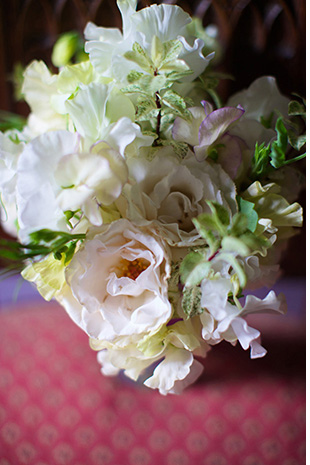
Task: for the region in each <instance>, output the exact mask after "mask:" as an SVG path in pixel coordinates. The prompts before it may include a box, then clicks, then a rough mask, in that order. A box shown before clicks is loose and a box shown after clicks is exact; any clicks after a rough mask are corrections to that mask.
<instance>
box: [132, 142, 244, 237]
mask: <svg viewBox="0 0 310 465" xmlns="http://www.w3.org/2000/svg"><path fill="white" fill-rule="evenodd" d="M128 166H129V173H130V176H131V177H132V178H133V180H134V184H133V185H132V186H126V190H125V195H126V197H127V199H128V210H127V212H126V215H127V217H128V218H130V219H132V220H133V221H137V222H139V224H148V222H155V224H156V227H157V228H159V229H160V230H161V233H160V234H161V235H164V236H163V237H164V238H165V239H166V240H167V241H168V242H169V244H171V245H179V246H188V245H191V244H193V243H194V242H195V241H197V240H198V239H199V235H198V233H197V231H196V229H195V228H194V225H193V223H192V219H193V218H195V217H197V216H198V215H199V214H200V213H203V212H209V207H208V205H207V204H206V202H205V200H211V201H216V202H218V203H219V204H221V205H224V207H225V208H227V209H228V210H229V211H231V212H232V214H234V213H235V212H236V210H237V206H236V201H235V195H236V192H235V186H234V184H233V182H232V180H231V179H230V178H229V176H228V175H227V174H226V173H225V172H224V170H222V168H221V167H220V166H219V165H216V164H212V165H211V164H210V163H208V162H205V161H204V162H201V163H200V162H197V160H196V159H195V157H194V155H193V154H191V155H189V156H188V157H187V158H186V159H184V160H182V161H180V159H179V158H178V157H177V156H175V155H174V153H173V151H172V149H170V148H164V149H161V150H159V151H158V152H156V156H155V157H154V159H153V160H152V161H149V160H146V159H143V158H134V159H131V160H128Z"/></svg>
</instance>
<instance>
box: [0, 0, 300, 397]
mask: <svg viewBox="0 0 310 465" xmlns="http://www.w3.org/2000/svg"><path fill="white" fill-rule="evenodd" d="M136 4H137V1H136V0H118V1H117V5H118V8H119V10H120V12H121V15H122V21H123V27H122V32H121V31H120V30H118V29H116V28H104V27H97V26H96V25H95V24H93V23H89V24H87V26H86V29H85V52H86V54H85V53H84V54H82V55H80V58H79V59H78V60H75V62H74V63H72V62H71V61H69V60H71V57H72V55H73V53H75V52H76V51H77V46H76V41H75V42H74V41H73V40H72V36H71V37H70V35H69V36H66V37H63V38H62V39H61V40H60V41H59V42H57V44H56V46H55V48H54V53H53V60H54V63H55V64H57V66H58V67H59V69H58V72H57V74H53V73H52V72H51V71H50V70H49V69H48V67H47V66H46V65H45V64H44V63H43V62H42V61H34V62H32V63H31V64H30V65H29V66H28V67H27V68H26V69H25V71H24V77H23V84H22V89H21V90H22V94H23V96H24V99H25V100H26V102H27V103H28V104H29V107H30V109H31V112H30V115H29V117H28V119H27V122H26V124H25V125H24V126H23V127H22V128H19V129H16V128H11V129H8V130H6V131H5V132H2V133H0V174H1V175H0V190H1V213H2V215H1V217H2V226H3V228H4V229H6V230H7V231H9V232H10V233H11V234H12V235H14V236H15V237H16V240H10V241H5V240H2V241H1V256H2V257H6V258H10V259H11V260H12V261H13V264H14V265H13V267H14V268H18V269H19V270H20V271H21V273H22V276H23V277H24V278H25V279H26V280H28V281H31V282H33V283H34V284H35V285H36V287H37V289H38V291H39V293H40V294H41V295H42V296H43V297H44V298H45V299H46V300H50V299H56V301H58V302H59V303H60V304H61V305H62V306H63V307H64V309H65V310H66V312H67V313H68V315H69V316H70V317H71V318H72V320H73V321H74V322H75V323H76V324H77V325H78V326H79V327H80V328H81V329H82V330H83V331H85V332H86V333H87V335H88V336H89V338H90V346H91V348H92V349H94V350H96V351H98V361H99V363H100V365H101V367H102V368H101V371H102V373H103V374H104V375H108V376H110V375H116V374H117V373H119V371H120V370H122V371H124V373H125V374H126V375H127V376H128V377H129V378H131V379H133V380H137V379H138V378H142V379H143V381H144V384H145V385H146V386H148V387H149V388H152V389H158V390H159V392H160V393H161V394H164V395H166V394H168V393H180V392H182V390H183V389H184V388H185V387H187V386H188V385H190V384H191V383H193V382H194V381H195V380H196V379H197V378H198V377H199V375H200V374H201V373H202V370H203V365H202V363H201V361H199V360H200V359H201V358H204V357H205V356H206V355H207V353H208V351H209V350H210V349H211V347H212V346H214V345H216V344H218V343H220V342H221V341H228V342H230V343H231V344H232V345H235V344H237V343H238V342H239V343H240V345H241V346H242V348H243V349H245V350H246V349H250V355H251V358H257V357H263V356H264V355H265V353H266V350H265V349H264V348H263V347H262V346H261V344H260V332H259V331H258V330H256V329H254V328H252V327H250V326H249V325H248V323H247V321H246V316H247V315H248V314H250V313H255V312H272V313H274V312H277V313H284V312H285V299H284V296H283V295H279V296H277V295H276V294H275V292H273V291H272V290H271V291H270V292H269V293H268V294H267V295H266V297H265V298H264V299H259V298H257V297H255V296H253V295H251V294H249V290H250V289H251V288H253V287H255V286H262V285H267V286H271V285H272V283H273V282H274V281H275V279H276V278H277V276H278V272H279V258H280V254H281V251H282V250H283V247H284V245H285V242H286V240H287V239H288V238H289V237H290V236H292V235H293V234H295V228H296V227H300V226H301V225H302V209H301V207H300V205H299V204H298V203H296V202H295V200H296V198H297V196H298V193H299V190H300V186H301V174H300V172H299V171H298V170H296V169H295V168H294V167H292V166H291V164H292V162H294V161H296V160H299V159H301V158H302V157H303V156H304V155H303V154H301V155H300V149H301V148H302V146H303V145H304V143H305V137H304V135H303V134H302V125H300V123H299V120H300V121H301V122H302V120H303V118H304V113H305V102H304V101H303V100H301V101H300V100H297V99H295V100H293V101H291V102H290V101H289V100H288V99H287V98H286V97H284V96H282V95H281V94H280V92H279V90H278V88H277V85H276V82H275V79H274V78H273V77H270V76H265V77H261V78H259V79H257V80H256V81H255V82H253V83H252V84H251V86H250V87H249V88H248V89H246V90H244V91H242V92H239V93H237V94H236V95H233V96H232V97H231V98H230V99H229V100H228V102H227V103H226V104H225V105H223V104H222V103H221V101H220V98H219V96H218V94H217V92H216V84H217V83H218V81H219V79H220V78H221V76H220V75H219V74H217V73H216V72H215V71H214V70H213V68H212V66H213V62H214V61H215V60H216V59H217V56H218V54H219V53H220V46H219V44H218V42H217V40H216V37H214V34H213V32H214V30H213V29H210V28H207V29H204V28H203V27H202V23H201V22H199V20H197V19H192V18H191V17H190V16H189V15H188V14H187V13H185V12H184V11H183V10H182V9H181V8H180V7H178V6H175V5H168V4H161V5H152V6H150V7H147V8H144V9H142V10H139V11H136ZM72 47H73V48H72ZM294 150H295V151H296V153H297V155H294V154H293V152H294ZM245 291H246V292H247V296H246V297H245V296H244V292H245ZM145 373H148V374H147V375H146V374H145Z"/></svg>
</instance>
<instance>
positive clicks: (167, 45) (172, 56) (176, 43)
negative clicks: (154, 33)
mask: <svg viewBox="0 0 310 465" xmlns="http://www.w3.org/2000/svg"><path fill="white" fill-rule="evenodd" d="M163 48H164V59H163V62H162V65H164V64H165V63H167V62H170V61H173V60H176V59H177V58H178V56H179V55H180V53H181V52H182V50H183V45H182V43H181V42H180V40H179V39H174V40H168V41H167V42H164V43H163Z"/></svg>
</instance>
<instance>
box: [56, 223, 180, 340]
mask: <svg viewBox="0 0 310 465" xmlns="http://www.w3.org/2000/svg"><path fill="white" fill-rule="evenodd" d="M93 234H94V237H93V238H92V239H89V240H86V241H85V243H84V245H83V247H82V248H81V249H80V250H79V251H78V252H77V253H76V254H75V255H74V257H73V259H72V261H71V263H70V265H69V266H68V268H67V269H66V280H67V282H68V284H69V286H70V288H71V290H70V292H71V294H70V292H69V290H68V289H67V294H64V295H63V296H60V298H59V300H60V302H61V303H62V304H63V305H64V307H65V308H66V310H67V312H68V313H69V315H70V316H71V317H72V318H73V320H74V321H75V322H76V323H77V324H78V325H79V326H80V327H81V328H82V329H83V330H84V331H86V332H87V333H88V334H89V335H90V336H91V337H93V338H99V339H102V340H104V341H105V340H106V341H111V342H115V341H116V340H118V338H125V340H127V339H126V338H133V339H134V338H135V337H137V336H139V337H140V335H141V334H144V333H148V332H152V331H156V330H158V329H159V328H160V327H161V325H163V324H164V323H166V322H167V321H168V320H169V318H170V317H171V312H172V310H171V305H170V303H169V301H168V292H167V279H168V277H169V273H170V266H169V255H168V250H167V249H166V248H165V247H164V245H163V243H162V242H161V241H160V240H159V239H158V238H156V237H154V236H153V235H152V234H150V232H149V231H148V230H143V229H140V228H138V227H137V226H135V225H134V224H132V223H130V222H129V221H128V220H125V219H121V220H118V221H114V222H113V223H111V224H110V225H107V226H104V227H102V228H100V232H98V233H96V230H94V231H93Z"/></svg>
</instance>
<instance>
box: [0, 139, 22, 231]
mask: <svg viewBox="0 0 310 465" xmlns="http://www.w3.org/2000/svg"><path fill="white" fill-rule="evenodd" d="M24 146H25V144H24V143H22V142H19V143H15V142H13V141H12V140H11V139H10V137H9V135H7V134H3V133H1V132H0V212H1V225H2V227H3V229H4V230H5V231H6V232H7V233H9V234H11V235H13V236H16V234H17V230H16V221H17V211H16V182H17V163H18V159H19V157H20V154H21V153H22V151H23V149H24Z"/></svg>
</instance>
